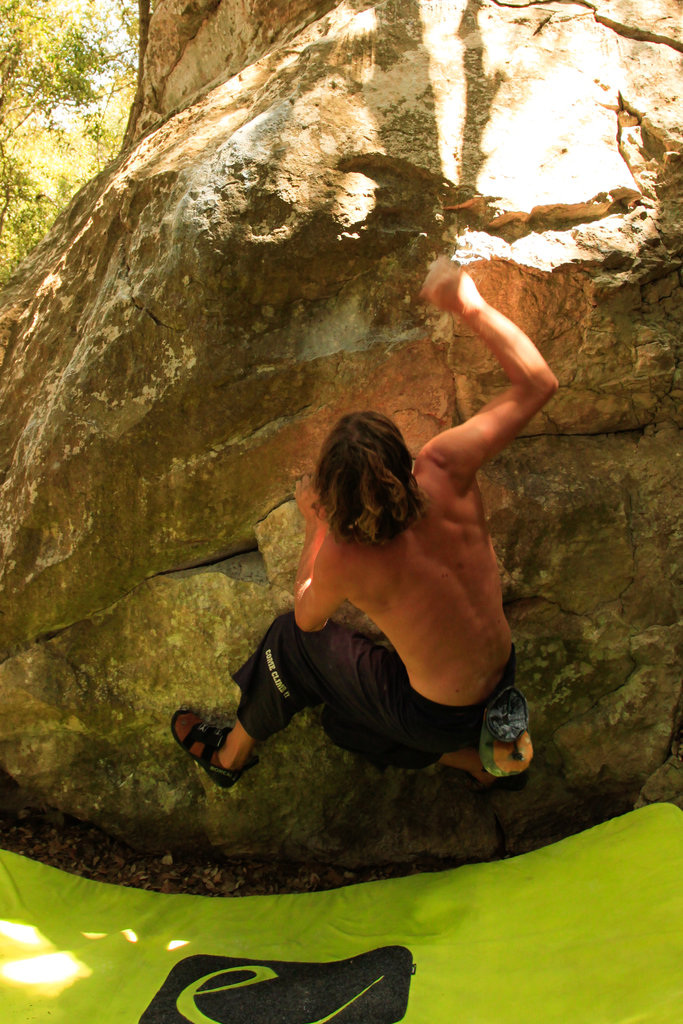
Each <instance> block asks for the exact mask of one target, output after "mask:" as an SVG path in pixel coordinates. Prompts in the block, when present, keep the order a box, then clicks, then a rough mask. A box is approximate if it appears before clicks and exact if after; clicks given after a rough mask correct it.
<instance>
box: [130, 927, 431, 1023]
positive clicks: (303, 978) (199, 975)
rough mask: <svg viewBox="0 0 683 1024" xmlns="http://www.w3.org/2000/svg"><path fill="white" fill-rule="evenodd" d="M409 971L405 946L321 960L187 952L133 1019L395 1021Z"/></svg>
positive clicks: (403, 1005) (409, 955) (400, 1016)
mask: <svg viewBox="0 0 683 1024" xmlns="http://www.w3.org/2000/svg"><path fill="white" fill-rule="evenodd" d="M412 973H413V955H412V953H411V952H410V950H409V949H406V948H405V947H404V946H384V947H383V948H381V949H373V950H371V951H370V952H369V953H361V954H360V955H359V956H354V957H351V958H350V959H349V960H337V961H334V962H332V963H322V964H318V963H299V962H290V961H284V960H253V959H244V958H241V957H227V956H204V955H200V956H190V957H187V959H185V960H181V961H180V963H178V964H176V965H175V967H174V968H173V970H172V971H171V973H170V974H169V975H168V977H167V979H166V981H165V982H164V984H163V985H162V987H161V988H160V989H159V991H158V992H157V994H156V995H155V997H154V999H153V1000H152V1002H151V1003H150V1004H149V1006H148V1007H147V1009H146V1010H145V1012H144V1013H143V1015H142V1017H141V1018H140V1021H139V1024H273V1022H274V1021H277V1024H327V1022H328V1021H335V1022H336V1024H395V1022H396V1021H401V1020H403V1018H404V1017H405V1015H406V1010H407V1008H408V991H409V989H410V979H411V977H412Z"/></svg>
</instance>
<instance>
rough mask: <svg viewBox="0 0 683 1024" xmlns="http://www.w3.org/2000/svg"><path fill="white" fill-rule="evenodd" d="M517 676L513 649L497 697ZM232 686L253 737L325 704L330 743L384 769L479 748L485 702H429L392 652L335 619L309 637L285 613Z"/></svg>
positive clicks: (427, 762) (262, 737)
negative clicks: (237, 691)
mask: <svg viewBox="0 0 683 1024" xmlns="http://www.w3.org/2000/svg"><path fill="white" fill-rule="evenodd" d="M514 673H515V654H514V648H513V651H512V653H511V655H510V660H509V661H508V664H507V665H506V667H505V670H504V672H503V677H502V679H501V681H500V683H499V684H498V686H497V687H496V691H495V692H498V691H499V690H500V689H504V688H506V687H509V686H511V685H512V683H513V681H514ZM235 681H236V682H237V685H238V686H239V687H240V689H241V691H242V699H241V701H240V705H239V709H238V712H237V717H238V719H239V721H240V722H241V724H242V725H243V726H244V728H245V729H246V731H247V732H248V733H249V735H250V736H252V737H253V738H254V739H256V740H265V739H267V738H268V737H269V736H272V735H273V734H274V733H276V732H279V731H280V730H281V729H284V728H285V726H286V725H287V724H288V723H289V722H290V720H291V718H292V716H293V715H295V714H296V713H297V712H298V711H301V710H302V709H303V708H306V707H315V706H316V705H319V704H324V709H323V714H322V723H323V728H324V729H325V732H326V733H327V734H328V736H329V737H330V739H331V740H332V741H333V742H334V743H336V744H337V746H339V747H343V748H344V749H345V750H351V751H353V752H354V753H358V754H362V755H363V756H364V757H365V758H367V759H368V760H369V761H372V762H373V764H376V765H378V766H381V767H384V766H386V765H396V766H398V767H401V768H425V767H426V766H427V765H430V764H434V763H435V762H436V761H438V760H439V758H440V757H441V755H442V754H445V753H448V752H450V751H454V750H460V749H462V748H463V747H475V748H478V746H479V738H480V734H481V728H482V721H483V715H484V707H485V703H486V702H485V703H482V704H475V705H470V706H467V707H451V706H450V705H448V704H437V703H436V702H435V701H431V700H428V699H427V698H426V697H423V696H422V695H421V694H419V693H417V692H416V691H415V690H413V688H412V687H411V686H410V683H409V681H408V673H407V672H406V669H405V666H404V664H403V662H402V661H401V659H400V658H399V656H398V655H397V654H396V652H395V651H391V650H388V649H387V648H386V647H384V646H382V645H381V644H376V643H373V641H371V640H369V639H368V638H367V637H365V636H363V635H362V634H361V633H354V632H352V631H351V630H349V629H346V628H344V627H343V626H339V625H337V624H336V623H334V622H328V623H327V625H326V626H325V627H324V629H321V630H319V631H318V632H314V633H308V632H304V631H303V630H300V629H299V627H298V626H297V625H296V622H295V619H294V613H293V612H290V613H288V614H286V615H281V616H280V617H279V618H277V619H276V620H275V621H274V622H273V624H272V625H271V627H270V629H269V630H268V632H267V633H266V635H265V637H264V638H263V641H262V642H261V644H260V645H259V647H258V649H257V650H256V651H255V653H254V654H253V655H252V657H251V658H249V660H248V661H247V662H246V663H245V664H244V665H243V666H242V668H240V669H239V670H238V672H236V673H235ZM489 700H490V698H489Z"/></svg>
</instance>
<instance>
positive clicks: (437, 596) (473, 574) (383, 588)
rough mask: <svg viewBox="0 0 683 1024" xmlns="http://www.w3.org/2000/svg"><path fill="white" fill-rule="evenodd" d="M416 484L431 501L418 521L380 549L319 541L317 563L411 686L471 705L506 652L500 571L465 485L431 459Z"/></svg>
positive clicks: (489, 687) (496, 674)
mask: <svg viewBox="0 0 683 1024" xmlns="http://www.w3.org/2000/svg"><path fill="white" fill-rule="evenodd" d="M415 477H416V479H417V481H418V483H419V485H420V487H421V488H422V489H423V490H424V491H425V492H426V494H427V495H428V497H429V506H428V511H427V514H426V516H425V517H424V519H422V520H420V522H418V523H417V524H415V525H414V526H413V527H411V528H410V529H408V530H405V531H404V532H403V533H401V534H399V535H398V536H397V537H395V538H394V539H393V540H392V541H389V543H387V544H382V545H376V546H370V545H366V544H348V543H337V542H336V541H335V540H334V539H333V538H332V537H331V535H329V534H328V536H327V537H326V539H325V542H324V544H323V546H322V548H321V551H320V553H319V555H318V558H319V559H321V558H322V565H324V566H325V568H326V571H327V572H329V573H331V574H334V575H335V576H336V577H337V579H338V583H339V586H340V587H341V589H342V590H344V591H346V596H347V598H348V600H350V601H351V602H352V603H353V604H354V605H355V606H356V607H357V608H360V609H361V610H362V611H363V612H365V613H366V614H367V615H368V616H369V617H370V618H371V619H372V621H373V622H374V623H375V624H376V625H377V626H378V627H379V628H380V629H381V630H382V632H383V633H384V634H385V636H386V637H387V638H388V639H389V640H390V642H391V643H392V644H393V646H394V647H395V648H396V650H397V652H398V654H399V655H400V657H401V660H402V661H403V663H404V665H405V666H406V669H407V671H408V677H409V679H410V682H411V685H412V686H413V688H414V689H415V690H417V691H418V693H421V694H423V696H425V697H428V698H429V699H430V700H433V701H436V702H438V703H440V704H451V705H467V704H477V703H479V702H480V701H482V700H484V699H485V698H486V697H488V696H489V694H490V693H491V692H492V691H493V689H494V688H495V686H496V684H497V683H498V681H499V680H500V677H501V674H502V671H503V668H504V667H505V664H506V662H507V660H508V657H509V655H510V646H511V640H510V629H509V627H508V624H507V621H506V619H505V616H504V614H503V604H502V597H501V588H500V582H499V573H498V568H497V564H496V558H495V554H494V552H493V547H492V545H491V540H490V537H489V534H488V530H487V528H486V523H485V521H484V512H483V508H482V503H481V498H480V495H479V488H478V487H477V484H476V481H474V480H472V481H471V482H470V484H469V486H467V487H466V489H463V491H462V492H457V491H456V490H455V489H454V487H453V483H452V480H451V478H450V477H449V474H448V473H447V472H446V471H445V470H444V469H443V468H442V467H440V466H439V464H438V462H437V461H435V459H434V458H432V457H430V455H429V453H428V452H425V453H424V454H421V455H420V456H418V459H417V461H416V463H415Z"/></svg>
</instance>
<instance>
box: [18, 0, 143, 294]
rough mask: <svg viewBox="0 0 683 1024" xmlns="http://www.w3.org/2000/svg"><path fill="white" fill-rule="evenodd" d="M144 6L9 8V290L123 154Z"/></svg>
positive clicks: (110, 1)
mask: <svg viewBox="0 0 683 1024" xmlns="http://www.w3.org/2000/svg"><path fill="white" fill-rule="evenodd" d="M137 65H138V4H137V3H136V0H0V284H2V283H3V282H4V281H6V280H7V278H8V277H9V275H10V273H11V272H12V270H13V268H14V267H15V266H16V264H17V263H18V262H19V261H20V260H21V259H22V258H23V257H24V256H25V255H26V253H27V252H28V251H29V250H30V249H31V248H32V247H33V246H34V245H35V243H36V242H37V241H38V240H39V239H40V238H41V237H42V235H43V234H44V233H45V231H46V230H47V228H48V227H49V226H50V224H51V223H52V221H53V220H54V218H55V216H56V215H57V213H58V212H59V211H60V210H61V209H62V208H63V207H64V205H65V204H66V203H67V202H68V200H69V199H70V198H71V196H72V195H73V194H74V192H75V191H76V190H77V189H78V188H79V187H80V186H81V185H83V184H84V183H85V182H86V181H88V180H89V179H90V178H91V177H92V176H93V175H94V174H95V173H97V171H99V170H101V169H102V167H103V166H104V165H105V164H106V163H108V162H109V161H110V160H111V159H112V158H113V157H114V156H115V155H116V152H117V150H118V148H119V146H120V144H121V139H122V137H123V132H124V130H125V127H126V119H127V115H128V111H129V109H130V105H131V102H132V99H133V95H134V93H135V84H136V71H137Z"/></svg>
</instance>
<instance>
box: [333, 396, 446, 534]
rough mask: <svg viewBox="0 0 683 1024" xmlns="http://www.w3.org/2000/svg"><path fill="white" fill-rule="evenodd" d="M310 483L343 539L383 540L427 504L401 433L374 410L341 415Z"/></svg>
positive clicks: (420, 514) (399, 530) (416, 516)
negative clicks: (414, 474)
mask: <svg viewBox="0 0 683 1024" xmlns="http://www.w3.org/2000/svg"><path fill="white" fill-rule="evenodd" d="M313 486H314V487H315V490H316V491H317V494H318V501H319V504H320V506H321V507H322V508H323V509H324V511H325V513H326V515H327V521H328V524H329V527H330V529H331V530H332V532H333V534H334V536H335V537H336V538H337V539H338V540H342V541H357V542H358V543H360V544H383V543H385V542H386V541H388V540H391V539H392V537H395V536H396V535H397V534H399V533H402V532H403V531H404V530H407V529H408V527H409V526H412V525H413V524H414V523H416V522H417V521H418V520H419V519H421V518H422V517H423V515H424V514H425V511H426V506H427V496H426V495H425V493H424V492H423V491H421V490H420V488H419V487H418V484H417V480H416V479H415V477H414V476H413V460H412V458H411V456H410V452H409V451H408V449H407V447H406V443H405V441H404V440H403V435H402V434H401V431H400V430H399V429H398V427H397V426H396V424H395V423H394V422H393V421H392V420H390V419H389V417H388V416H383V415H382V414H381V413H377V412H356V413H349V414H348V415H347V416H342V418H341V419H340V420H339V422H338V423H337V424H336V426H335V427H333V428H332V430H331V431H330V433H329V434H328V436H327V438H326V439H325V441H324V443H323V446H322V449H321V451H320V457H319V459H318V465H317V468H316V472H315V477H314V481H313Z"/></svg>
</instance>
